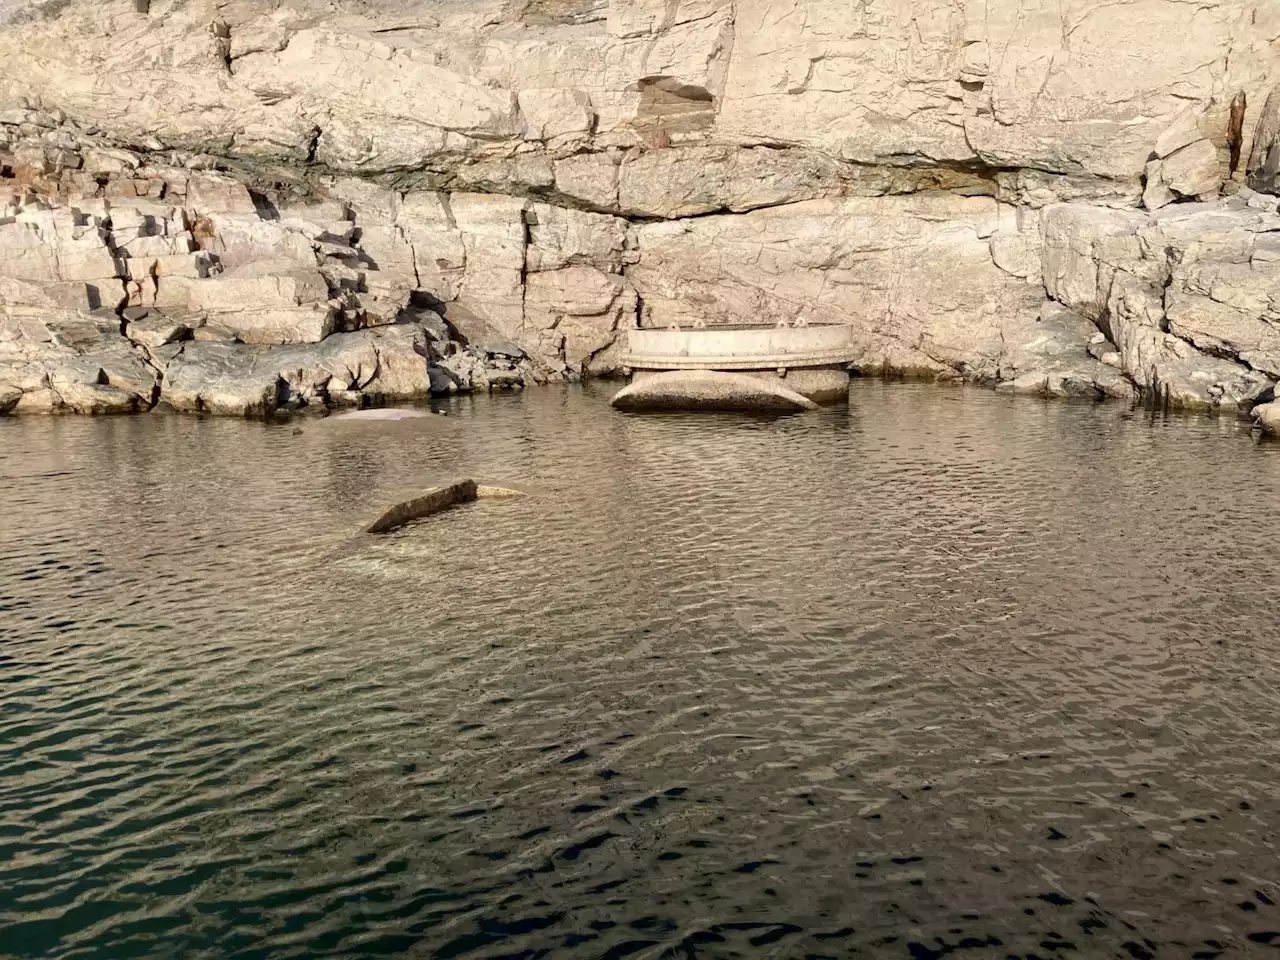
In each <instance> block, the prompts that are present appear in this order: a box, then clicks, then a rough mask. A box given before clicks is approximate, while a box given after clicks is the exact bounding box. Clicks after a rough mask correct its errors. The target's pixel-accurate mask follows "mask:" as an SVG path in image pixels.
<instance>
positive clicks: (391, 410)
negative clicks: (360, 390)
mask: <svg viewBox="0 0 1280 960" xmlns="http://www.w3.org/2000/svg"><path fill="white" fill-rule="evenodd" d="M431 416H437V414H433V413H432V412H431V411H430V410H411V409H409V408H406V407H377V408H373V409H370V410H352V411H350V412H349V413H340V414H337V415H336V416H333V417H330V419H331V420H417V419H419V418H420V417H431Z"/></svg>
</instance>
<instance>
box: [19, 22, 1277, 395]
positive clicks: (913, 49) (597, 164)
mask: <svg viewBox="0 0 1280 960" xmlns="http://www.w3.org/2000/svg"><path fill="white" fill-rule="evenodd" d="M0 18H3V20H4V25H3V26H2V27H0V146H3V148H4V154H3V156H0V165H2V166H0V173H3V175H4V179H2V180H0V204H3V205H4V207H5V209H4V210H3V211H0V213H3V214H4V216H3V218H2V219H0V410H18V411H23V410H41V409H53V410H56V409H69V410H77V411H86V412H95V411H105V410H115V409H143V408H146V407H148V406H150V405H152V404H154V403H156V402H158V401H165V402H168V403H170V404H171V405H174V406H177V407H179V408H183V409H200V410H210V411H220V412H252V411H264V410H270V409H273V408H274V407H277V406H282V405H283V406H297V405H303V404H315V403H327V404H339V403H354V402H363V401H364V400H365V399H366V398H369V399H373V400H380V399H392V398H398V397H405V396H416V395H421V394H424V393H427V392H433V391H434V392H441V391H447V390H457V389H474V388H477V387H479V388H483V387H486V386H505V385H519V384H523V383H528V382H535V381H539V380H544V379H553V378H563V377H570V376H577V375H581V374H592V373H608V372H610V371H611V370H612V369H613V367H614V366H615V364H614V361H613V350H612V346H613V343H614V340H615V337H616V334H617V331H619V330H621V329H624V328H626V327H628V326H632V325H634V324H637V323H638V324H642V325H651V324H656V325H667V324H672V323H688V322H695V321H697V322H707V323H721V322H758V323H767V324H776V323H779V322H795V321H797V320H800V321H813V322H842V323H849V324H852V325H853V326H854V328H855V331H856V335H857V340H858V344H859V350H860V353H861V358H860V360H859V362H858V364H857V365H858V367H859V368H860V369H861V370H863V371H865V372H896V373H908V374H920V375H927V376H942V377H964V378H968V379H972V380H978V381H983V382H990V383H993V384H997V385H999V386H1000V388H1002V389H1007V390H1014V391H1025V392H1034V393H1048V394H1081V395H1086V396H1105V395H1121V396H1134V395H1136V394H1138V393H1141V394H1144V395H1146V396H1148V397H1151V398H1154V399H1159V400H1162V401H1165V402H1168V403H1172V404H1177V405H1184V406H1194V407H1230V408H1245V409H1247V408H1249V407H1251V406H1253V405H1254V404H1255V403H1258V402H1259V401H1263V400H1267V399H1269V395H1270V392H1271V390H1272V386H1273V383H1274V381H1275V380H1276V378H1277V377H1280V345H1278V344H1276V343H1273V342H1272V340H1273V339H1275V335H1274V333H1273V329H1274V324H1275V323H1276V322H1277V321H1280V265H1278V261H1280V253H1278V252H1277V251H1278V249H1280V248H1277V243H1278V242H1280V216H1277V214H1276V205H1277V200H1276V197H1275V195H1274V194H1275V192H1276V190H1277V186H1278V184H1277V179H1278V176H1280V92H1277V85H1278V84H1280V6H1277V5H1276V4H1275V3H1273V2H1271V0H1202V2H1199V3H1196V4H1189V3H1184V2H1180V0H1128V2H1120V3H1115V2H1109V0H1064V2H1055V3H1053V4H1035V3H1032V4H1028V3H1025V2H1021V3H1015V2H1013V0H867V2H864V3H860V4H856V5H849V4H847V3H831V2H827V0H661V2H654V0H509V2H487V0H451V2H444V0H440V2H431V0H93V2H88V0H39V2H34V0H8V2H0Z"/></svg>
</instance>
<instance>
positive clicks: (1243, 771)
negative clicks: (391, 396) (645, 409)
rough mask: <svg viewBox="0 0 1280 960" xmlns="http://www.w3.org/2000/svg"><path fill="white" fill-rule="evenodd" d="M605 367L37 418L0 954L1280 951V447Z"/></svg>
mask: <svg viewBox="0 0 1280 960" xmlns="http://www.w3.org/2000/svg"><path fill="white" fill-rule="evenodd" d="M607 395H608V394H607V390H606V389H604V388H600V389H599V390H590V389H589V390H578V389H571V390H557V389H547V390H544V391H533V392H530V393H528V394H526V395H524V396H508V397H495V398H492V399H490V398H484V399H477V400H475V401H459V402H457V403H456V404H454V405H453V406H452V407H451V412H452V416H450V417H448V418H447V419H446V418H440V417H435V418H431V419H429V420H420V421H410V422H402V423H399V424H370V423H365V424H362V425H357V426H351V425H346V426H343V425H339V424H337V423H335V422H333V421H327V422H326V421H322V420H317V419H310V420H302V421H297V420H295V421H294V422H292V423H284V424H262V423H246V422H239V421H225V420H199V419H194V418H182V417H176V416H164V415H159V414H157V415H153V416H144V417H138V418H129V419H114V420H83V419H37V418H25V419H12V420H7V421H0V482H2V485H3V486H2V489H3V500H2V501H0V955H4V956H11V957H37V956H58V957H95V958H99V957H100V958H112V960H114V958H123V957H135V956H137V957H141V956H147V957H179V956H181V957H232V958H242V957H266V956H270V957H273V958H274V957H316V956H343V957H363V956H392V955H396V956H404V955H407V956H415V957H430V958H448V957H499V956H502V957H541V956H553V957H565V958H606V957H623V956H629V955H631V956H637V957H676V958H684V957H700V958H720V957H777V958H784V957H785V958H790V957H824V956H830V957H846V956H859V955H861V956H876V957H880V956H884V957H898V956H900V957H933V956H941V955H944V954H947V953H951V952H955V951H961V952H964V953H966V954H969V953H971V954H973V955H978V956H985V955H989V956H993V957H1006V956H1016V957H1032V956H1037V957H1051V956H1059V955H1068V954H1071V953H1075V954H1076V955H1081V956H1097V957H1107V956H1118V957H1138V958H1142V957H1166V956H1168V957H1183V956H1185V957H1193V956H1194V957H1212V956H1217V955H1220V954H1221V955H1224V956H1254V955H1256V956H1267V955H1274V954H1275V953H1276V948H1277V947H1280V907H1278V906H1277V905H1276V901H1277V900H1280V857H1278V856H1277V843H1278V837H1277V829H1280V819H1277V814H1278V813H1280V782H1278V781H1280V777H1278V776H1277V773H1278V770H1277V762H1278V761H1280V603H1278V597H1280V589H1278V588H1280V577H1278V576H1277V568H1278V566H1277V565H1278V556H1277V553H1278V550H1277V548H1278V546H1280V446H1267V445H1256V444H1255V443H1253V442H1252V441H1251V440H1250V437H1249V434H1248V432H1247V430H1245V429H1244V428H1242V427H1240V426H1238V425H1237V424H1235V423H1232V422H1228V421H1215V420H1196V419H1188V418H1173V419H1152V418H1150V417H1148V416H1146V415H1144V414H1142V413H1141V412H1137V413H1134V412H1129V411H1126V410H1124V409H1122V408H1120V407H1119V406H1088V405H1075V404H1068V403H1061V404H1042V403H1039V402H1035V401H1028V400H1009V399H1005V398H1000V397H996V396H993V395H989V394H986V393H980V392H976V391H962V390H949V389H944V388H933V387H913V386H904V385H886V384H879V383H859V384H857V385H855V389H854V392H853V404H852V406H851V408H849V409H848V410H846V409H844V408H840V409H833V410H826V411H823V412H821V413H815V414H808V415H803V416H796V417H789V418H783V419H772V420H762V419H751V418H745V417H734V416H727V415H726V416H664V417H649V418H646V417H638V416H629V415H624V414H619V413H615V412H612V411H611V410H610V409H609V408H608V406H607V403H606V398H607ZM299 426H301V431H302V432H301V433H297V432H296V430H297V428H298V427H299ZM467 475H470V476H475V477H478V478H480V479H481V480H482V481H488V482H506V483H514V484H518V485H521V486H523V487H524V488H525V489H526V490H528V491H529V495H528V496H525V497H523V498H521V499H518V500H513V501H506V502H497V501H487V502H481V503H478V504H473V505H470V506H466V507H462V508H459V509H457V510H454V511H451V512H449V513H447V514H442V515H440V516H437V517H434V518H431V519H430V520H427V521H424V522H422V523H421V524H418V525H416V526H413V527H411V528H408V529H405V530H402V531H400V532H398V533H395V534H392V535H389V536H385V537H381V538H378V537H361V536H357V535H356V531H357V530H358V529H359V527H360V525H361V521H365V520H368V519H371V517H372V515H374V514H376V513H377V512H378V509H379V507H381V506H383V505H385V503H386V502H387V501H388V500H389V499H392V498H395V497H396V495H397V494H399V493H401V492H404V491H413V490H418V489H421V488H423V487H427V486H430V485H432V484H434V483H436V482H439V481H441V480H444V479H447V478H451V477H455V476H467Z"/></svg>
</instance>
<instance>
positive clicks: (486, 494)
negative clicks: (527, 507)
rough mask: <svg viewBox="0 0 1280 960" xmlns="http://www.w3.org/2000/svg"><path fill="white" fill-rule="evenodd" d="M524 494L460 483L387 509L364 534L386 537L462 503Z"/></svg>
mask: <svg viewBox="0 0 1280 960" xmlns="http://www.w3.org/2000/svg"><path fill="white" fill-rule="evenodd" d="M522 494H523V491H521V490H516V489H514V488H512V487H494V486H488V485H484V484H478V483H476V482H475V481H474V480H471V479H466V480H459V481H457V482H456V483H451V484H448V485H447V486H443V487H434V488H432V489H431V490H428V491H426V492H425V493H423V494H421V495H420V496H417V497H413V498H412V499H410V500H403V501H401V502H400V503H397V504H396V505H395V506H393V507H389V508H387V509H386V510H384V511H383V512H382V513H381V514H379V515H378V518H377V519H376V520H374V521H373V522H372V523H371V524H369V525H368V526H367V527H365V528H364V532H365V533H389V532H390V531H392V530H395V529H396V528H397V527H403V526H404V525H405V524H406V523H410V522H412V521H414V520H421V519H422V518H423V517H429V516H431V515H432V514H436V513H440V512H441V511H443V510H448V509H449V508H451V507H456V506H458V505H459V504H462V503H470V502H472V501H473V500H483V499H488V498H490V497H519V496H521V495H522Z"/></svg>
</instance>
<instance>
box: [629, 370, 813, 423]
mask: <svg viewBox="0 0 1280 960" xmlns="http://www.w3.org/2000/svg"><path fill="white" fill-rule="evenodd" d="M610 402H611V403H612V404H613V406H615V407H617V408H618V409H619V410H635V411H644V410H712V411H715V410H719V411H738V412H745V413H796V412H800V411H804V410H815V409H817V406H818V405H817V404H816V403H814V402H813V401H812V400H810V399H809V398H808V397H805V396H803V395H801V394H799V393H796V392H795V391H794V390H791V389H788V388H787V387H785V386H783V382H782V381H781V380H778V379H776V378H764V377H753V376H749V375H747V374H743V373H723V372H720V371H716V370H672V371H669V372H666V373H654V374H645V375H641V376H637V377H636V378H635V379H634V380H633V381H632V382H631V384H630V385H628V386H626V387H623V388H622V389H621V390H619V391H618V392H617V393H616V394H615V395H614V397H613V400H611V401H610Z"/></svg>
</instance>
